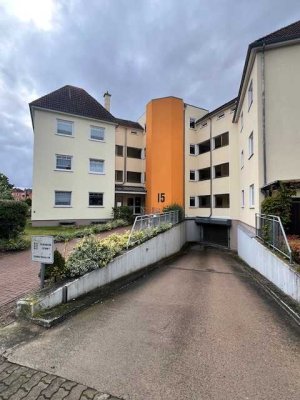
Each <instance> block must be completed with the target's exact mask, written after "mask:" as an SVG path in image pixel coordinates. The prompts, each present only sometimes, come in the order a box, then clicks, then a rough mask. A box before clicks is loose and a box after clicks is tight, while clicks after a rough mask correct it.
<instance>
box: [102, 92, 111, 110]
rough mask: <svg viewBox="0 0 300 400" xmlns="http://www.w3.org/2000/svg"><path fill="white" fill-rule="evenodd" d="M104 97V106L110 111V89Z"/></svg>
mask: <svg viewBox="0 0 300 400" xmlns="http://www.w3.org/2000/svg"><path fill="white" fill-rule="evenodd" d="M103 97H104V107H105V108H106V109H107V111H108V112H110V98H111V94H109V93H108V91H107V92H106V93H104V95H103Z"/></svg>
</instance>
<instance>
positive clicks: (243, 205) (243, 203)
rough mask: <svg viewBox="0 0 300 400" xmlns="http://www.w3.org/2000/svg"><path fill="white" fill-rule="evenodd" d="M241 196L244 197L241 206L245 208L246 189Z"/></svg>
mask: <svg viewBox="0 0 300 400" xmlns="http://www.w3.org/2000/svg"><path fill="white" fill-rule="evenodd" d="M241 196H242V198H241V207H242V208H245V190H244V189H243V190H242V192H241Z"/></svg>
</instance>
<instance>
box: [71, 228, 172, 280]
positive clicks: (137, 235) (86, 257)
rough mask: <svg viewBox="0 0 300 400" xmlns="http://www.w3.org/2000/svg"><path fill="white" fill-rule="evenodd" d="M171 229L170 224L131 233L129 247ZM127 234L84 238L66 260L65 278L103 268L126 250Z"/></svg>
mask: <svg viewBox="0 0 300 400" xmlns="http://www.w3.org/2000/svg"><path fill="white" fill-rule="evenodd" d="M171 227H172V225H171V224H163V225H161V226H159V227H156V228H148V229H145V230H142V231H136V232H133V234H132V236H131V241H130V247H134V246H137V245H139V244H141V243H143V242H145V241H146V240H148V239H150V238H152V237H154V236H156V235H157V234H158V233H160V232H164V231H166V230H168V229H170V228H171ZM129 234H130V232H129V231H128V232H126V233H124V234H122V235H119V234H112V235H110V236H108V237H107V238H105V239H102V240H99V239H97V237H95V236H87V237H85V238H84V239H83V240H82V241H81V242H80V243H79V244H78V245H77V247H76V248H75V249H74V251H73V252H72V253H71V254H70V256H69V258H68V259H67V262H66V276H67V277H70V278H73V277H76V276H82V275H84V274H86V273H87V272H90V271H93V270H94V269H98V268H103V267H105V266H106V265H107V264H108V263H109V262H110V261H111V260H112V259H113V258H114V257H116V256H117V255H118V254H120V253H121V252H122V251H123V250H125V249H127V242H128V238H129Z"/></svg>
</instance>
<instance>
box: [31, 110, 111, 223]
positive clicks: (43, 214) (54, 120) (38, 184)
mask: <svg viewBox="0 0 300 400" xmlns="http://www.w3.org/2000/svg"><path fill="white" fill-rule="evenodd" d="M32 114H33V126H34V165H33V199H32V222H33V224H34V225H39V224H42V225H45V224H47V225H52V224H53V225H56V224H57V223H59V222H61V221H63V222H75V221H76V223H87V222H92V221H101V220H107V219H111V218H112V207H113V206H114V192H115V124H111V123H108V122H102V121H99V120H93V119H88V118H84V117H78V116H74V115H71V114H62V113H58V112H54V111H47V110H40V109H36V108H34V109H33V113H32ZM60 120H62V121H68V122H71V123H72V135H66V134H65V135H63V134H59V133H58V131H57V124H58V121H60ZM95 127H96V128H103V129H100V130H98V131H97V129H96V130H94V131H93V132H95V131H96V133H97V132H103V131H104V139H103V140H95V139H92V138H91V128H93V129H94V128H95ZM57 155H58V156H70V157H71V169H59V168H57V167H58V165H57ZM93 160H95V161H93ZM59 165H63V163H62V164H59ZM98 165H99V168H98ZM95 166H96V168H95ZM90 167H91V168H92V170H91V168H90ZM95 169H96V171H95ZM93 170H94V171H93ZM57 192H67V193H71V195H69V194H68V195H61V194H57ZM91 194H92V195H91ZM93 194H94V195H93ZM101 194H102V196H103V197H102V198H103V201H102V204H101ZM60 196H61V197H60ZM70 197H71V201H70V204H68V205H67V204H65V205H63V204H57V203H62V202H61V201H59V200H61V199H65V200H66V201H65V203H67V202H68V199H69V198H70ZM92 197H93V198H94V201H93V198H92ZM95 199H96V200H95ZM56 200H58V201H56ZM63 202H64V201H63ZM91 203H92V204H91ZM93 203H98V204H96V205H95V204H93ZM99 203H100V204H99Z"/></svg>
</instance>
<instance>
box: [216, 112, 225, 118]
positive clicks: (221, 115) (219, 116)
mask: <svg viewBox="0 0 300 400" xmlns="http://www.w3.org/2000/svg"><path fill="white" fill-rule="evenodd" d="M223 117H225V113H221V114H219V115H218V118H217V119H221V118H223Z"/></svg>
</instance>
